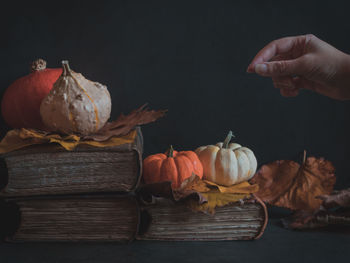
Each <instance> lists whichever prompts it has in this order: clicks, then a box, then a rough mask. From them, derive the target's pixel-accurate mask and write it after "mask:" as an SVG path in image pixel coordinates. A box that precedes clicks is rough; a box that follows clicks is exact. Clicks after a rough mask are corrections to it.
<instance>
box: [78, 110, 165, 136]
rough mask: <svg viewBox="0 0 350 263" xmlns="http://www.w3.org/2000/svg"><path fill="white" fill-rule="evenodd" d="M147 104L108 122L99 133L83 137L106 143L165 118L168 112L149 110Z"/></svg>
mask: <svg viewBox="0 0 350 263" xmlns="http://www.w3.org/2000/svg"><path fill="white" fill-rule="evenodd" d="M146 106H147V104H144V105H142V106H141V107H140V108H138V109H136V110H133V111H132V112H130V113H129V114H128V115H124V114H121V115H119V117H118V118H117V120H115V121H112V122H107V123H106V124H105V126H103V127H102V128H101V129H100V130H99V131H98V132H97V133H94V134H90V135H88V136H85V137H83V139H84V140H94V141H106V140H108V139H109V138H111V137H113V136H123V135H126V134H128V133H129V132H130V131H131V130H132V129H134V128H135V127H136V126H138V125H143V124H147V123H150V122H154V121H156V120H157V119H159V118H161V117H163V116H164V114H165V113H166V111H167V110H158V111H155V110H148V109H146Z"/></svg>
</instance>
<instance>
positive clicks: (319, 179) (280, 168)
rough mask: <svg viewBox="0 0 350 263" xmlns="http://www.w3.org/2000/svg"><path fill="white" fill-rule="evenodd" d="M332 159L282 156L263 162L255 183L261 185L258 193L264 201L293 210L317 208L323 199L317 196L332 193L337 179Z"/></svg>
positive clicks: (254, 178)
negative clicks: (293, 159) (284, 157)
mask: <svg viewBox="0 0 350 263" xmlns="http://www.w3.org/2000/svg"><path fill="white" fill-rule="evenodd" d="M334 173H335V169H334V166H333V165H332V163H331V162H330V161H327V160H325V159H323V158H319V159H317V158H315V157H309V158H307V159H306V152H305V151H304V159H303V163H302V164H301V165H300V164H298V163H296V162H294V161H289V160H282V161H275V162H272V163H269V164H266V165H263V166H262V167H261V168H260V170H259V171H258V172H257V173H256V174H255V176H254V177H253V179H252V180H251V181H250V182H251V183H256V184H258V185H259V192H258V193H257V194H256V195H257V196H258V197H260V198H261V199H262V200H263V201H264V202H267V203H269V204H271V205H275V206H280V207H285V208H289V209H291V210H306V211H316V210H318V209H319V207H320V205H321V203H322V201H321V200H320V199H317V198H316V197H317V196H322V195H325V194H330V193H331V192H332V190H333V186H334V183H335V179H336V178H335V174H334Z"/></svg>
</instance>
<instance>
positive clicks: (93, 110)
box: [40, 61, 112, 135]
mask: <svg viewBox="0 0 350 263" xmlns="http://www.w3.org/2000/svg"><path fill="white" fill-rule="evenodd" d="M62 66H63V73H62V75H61V76H60V78H59V79H58V80H57V81H56V82H55V83H54V85H53V88H52V90H51V91H50V93H49V94H48V95H47V96H46V97H45V99H44V100H43V101H42V102H41V106H40V115H41V118H42V120H43V122H44V124H45V125H46V126H47V127H48V128H49V129H50V130H52V131H58V132H62V133H65V134H72V133H78V134H82V135H88V134H91V133H94V132H97V131H98V130H99V129H101V128H102V127H103V126H104V125H105V123H106V122H107V121H108V119H109V117H110V114H111V107H112V103H111V96H110V95H109V92H108V90H107V87H106V86H104V85H102V84H100V83H98V82H93V81H90V80H88V79H86V78H84V76H83V75H82V74H80V73H76V72H74V71H72V70H71V69H70V68H69V65H68V61H62Z"/></svg>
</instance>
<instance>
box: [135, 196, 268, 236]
mask: <svg viewBox="0 0 350 263" xmlns="http://www.w3.org/2000/svg"><path fill="white" fill-rule="evenodd" d="M156 199H159V198H156ZM160 199H163V200H164V201H166V202H167V203H168V204H167V205H169V206H175V205H176V202H175V203H174V202H173V201H171V200H168V199H166V198H160ZM139 202H140V203H144V202H143V201H142V200H139ZM245 202H246V203H254V202H255V203H258V204H259V205H260V206H261V208H262V212H263V222H262V224H261V227H260V229H259V231H258V232H257V234H256V236H255V237H253V238H252V239H249V240H257V239H259V238H260V237H261V236H262V235H263V234H264V231H265V229H266V226H267V223H268V210H267V207H266V205H265V203H264V202H263V201H262V200H261V199H260V198H259V197H257V196H256V195H254V194H252V197H251V198H250V199H248V200H245ZM156 203H157V201H156V202H155V204H154V203H153V204H150V203H149V204H143V205H141V206H140V216H141V222H140V225H139V230H138V235H137V236H136V239H137V240H153V241H156V240H158V241H164V240H165V239H162V238H152V239H148V238H144V237H143V233H145V232H147V229H148V227H149V226H150V225H151V224H152V222H151V220H150V221H149V222H145V221H147V220H142V213H143V209H145V210H146V211H147V206H154V205H157V204H156ZM234 205H238V206H239V205H240V203H239V202H236V203H232V204H228V205H226V206H234ZM188 209H189V210H191V209H190V208H189V207H188ZM192 213H203V212H198V211H196V212H195V211H192ZM203 215H204V214H203ZM225 240H230V239H222V240H217V241H225ZM239 240H240V239H239ZM172 241H175V242H177V241H181V240H172ZM184 241H185V242H191V241H192V240H184ZM195 241H202V240H201V239H198V240H195Z"/></svg>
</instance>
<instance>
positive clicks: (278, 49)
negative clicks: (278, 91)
mask: <svg viewBox="0 0 350 263" xmlns="http://www.w3.org/2000/svg"><path fill="white" fill-rule="evenodd" d="M307 37H308V35H304V36H297V37H285V38H280V39H277V40H274V41H272V42H270V43H269V44H268V45H266V46H265V47H264V48H263V49H262V50H260V51H259V52H258V54H257V55H256V56H255V57H254V59H253V60H252V62H251V63H250V65H249V66H248V69H247V72H249V73H253V72H255V67H256V65H257V64H262V63H265V62H269V61H270V60H271V59H272V58H274V57H275V56H279V55H282V54H285V53H288V52H292V51H293V49H294V48H295V47H297V48H299V47H302V44H301V43H305V42H306V40H307Z"/></svg>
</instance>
